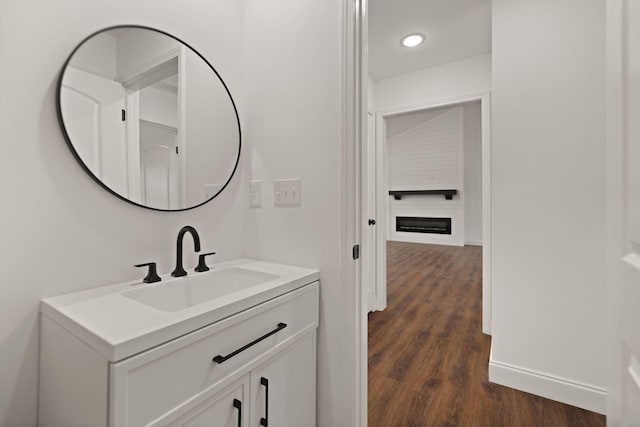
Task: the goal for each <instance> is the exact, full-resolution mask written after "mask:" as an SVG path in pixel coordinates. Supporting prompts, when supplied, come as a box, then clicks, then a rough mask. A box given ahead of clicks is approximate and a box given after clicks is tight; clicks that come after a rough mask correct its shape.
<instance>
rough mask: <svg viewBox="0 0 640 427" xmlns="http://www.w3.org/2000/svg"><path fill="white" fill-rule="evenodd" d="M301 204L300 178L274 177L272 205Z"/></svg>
mask: <svg viewBox="0 0 640 427" xmlns="http://www.w3.org/2000/svg"><path fill="white" fill-rule="evenodd" d="M301 204H302V180H301V179H300V178H294V179H276V180H274V181H273V205H274V206H300V205H301Z"/></svg>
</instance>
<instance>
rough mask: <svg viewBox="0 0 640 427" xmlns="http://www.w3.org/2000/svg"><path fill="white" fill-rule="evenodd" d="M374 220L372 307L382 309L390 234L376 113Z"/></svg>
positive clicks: (384, 154) (385, 158)
mask: <svg viewBox="0 0 640 427" xmlns="http://www.w3.org/2000/svg"><path fill="white" fill-rule="evenodd" d="M375 125H376V171H377V173H376V190H377V191H378V197H376V221H377V225H376V226H377V227H378V231H377V233H376V240H377V242H376V245H377V250H376V257H377V259H376V265H377V270H376V282H375V286H376V299H375V303H374V308H375V309H376V310H384V309H385V308H387V236H390V235H391V233H390V230H389V229H388V225H387V224H388V223H389V219H388V215H387V214H388V213H389V197H388V196H387V195H388V194H389V150H388V146H387V144H386V143H385V139H386V138H384V135H386V133H387V131H386V128H385V123H384V120H383V117H382V115H380V113H377V114H376V119H375Z"/></svg>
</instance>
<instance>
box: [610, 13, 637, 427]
mask: <svg viewBox="0 0 640 427" xmlns="http://www.w3.org/2000/svg"><path fill="white" fill-rule="evenodd" d="M606 49H607V292H608V331H609V334H608V335H609V338H608V339H609V341H608V344H609V359H608V364H609V369H608V376H609V378H608V385H607V425H609V426H638V425H640V310H639V308H640V121H639V120H638V117H639V116H640V2H637V1H635V0H634V1H630V0H608V1H607V44H606Z"/></svg>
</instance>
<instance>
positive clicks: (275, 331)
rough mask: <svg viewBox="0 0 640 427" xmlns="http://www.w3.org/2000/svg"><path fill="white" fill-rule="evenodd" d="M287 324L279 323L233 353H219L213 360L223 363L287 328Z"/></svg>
mask: <svg viewBox="0 0 640 427" xmlns="http://www.w3.org/2000/svg"><path fill="white" fill-rule="evenodd" d="M286 327H287V324H286V323H278V327H277V328H275V329H274V330H273V331H271V332H269V333H266V334H264V335H263V336H261V337H260V338H258V339H255V340H253V341H251V342H250V343H249V344H247V345H245V346H244V347H241V348H239V349H237V350H236V351H234V352H233V353H229V354H227V355H226V356H222V355H217V356H216V357H214V358H213V361H214V362H216V363H222V362H224V361H226V360H229V359H231V358H232V357H233V356H235V355H236V354H238V353H241V352H243V351H245V350H246V349H248V348H249V347H251V346H253V345H256V344H258V343H259V342H260V341H262V340H264V339H266V338H269V337H270V336H271V335H273V334H275V333H277V332H279V331H281V330H282V329H284V328H286Z"/></svg>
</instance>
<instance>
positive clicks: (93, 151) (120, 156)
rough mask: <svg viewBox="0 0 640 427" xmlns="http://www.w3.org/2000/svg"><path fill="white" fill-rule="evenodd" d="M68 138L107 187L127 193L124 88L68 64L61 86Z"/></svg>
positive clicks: (61, 98)
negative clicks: (124, 165)
mask: <svg viewBox="0 0 640 427" xmlns="http://www.w3.org/2000/svg"><path fill="white" fill-rule="evenodd" d="M60 102H61V103H62V105H63V106H64V109H65V110H64V111H65V121H67V122H68V123H70V125H68V126H66V130H67V133H68V134H69V138H70V139H71V140H72V141H74V147H75V149H76V151H77V152H78V154H79V156H80V157H81V158H82V160H83V161H84V163H85V165H86V166H87V167H88V168H89V170H91V171H92V172H93V174H94V175H95V176H96V177H97V178H98V179H100V180H101V181H102V182H103V183H104V184H105V185H106V186H107V187H109V188H110V189H111V190H113V191H115V192H117V193H119V194H125V195H126V194H127V192H128V183H127V172H126V168H123V167H122V165H123V164H126V160H127V145H126V128H125V122H124V113H123V111H124V108H125V90H124V88H123V87H122V85H121V84H120V83H118V82H115V81H113V80H111V79H108V78H106V77H102V76H99V75H96V74H92V73H89V72H86V71H82V70H79V69H75V68H71V67H68V68H67V70H66V73H65V80H64V84H63V85H62V87H61V92H60Z"/></svg>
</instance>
